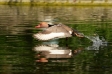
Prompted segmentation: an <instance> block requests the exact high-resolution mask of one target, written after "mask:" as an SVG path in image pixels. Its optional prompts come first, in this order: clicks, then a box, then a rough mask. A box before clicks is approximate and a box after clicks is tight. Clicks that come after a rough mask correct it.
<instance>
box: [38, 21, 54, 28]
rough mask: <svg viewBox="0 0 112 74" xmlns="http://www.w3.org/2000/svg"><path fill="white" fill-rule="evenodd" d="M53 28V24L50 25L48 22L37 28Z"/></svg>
mask: <svg viewBox="0 0 112 74" xmlns="http://www.w3.org/2000/svg"><path fill="white" fill-rule="evenodd" d="M51 26H53V25H52V24H51V23H48V22H41V23H40V24H38V25H37V26H36V28H48V27H51Z"/></svg>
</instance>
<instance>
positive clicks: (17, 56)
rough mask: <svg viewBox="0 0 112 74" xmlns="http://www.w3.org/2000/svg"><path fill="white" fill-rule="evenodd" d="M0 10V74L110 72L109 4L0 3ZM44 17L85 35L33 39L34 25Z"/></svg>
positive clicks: (110, 25)
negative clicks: (99, 5) (47, 39)
mask: <svg viewBox="0 0 112 74" xmlns="http://www.w3.org/2000/svg"><path fill="white" fill-rule="evenodd" d="M0 9H1V10H0V60H1V61H0V74H22V73H27V74H37V73H38V74H75V73H76V74H111V72H112V66H111V65H112V62H111V61H112V59H111V58H112V57H111V56H112V50H111V47H112V42H111V41H112V37H111V36H112V33H111V32H112V17H111V16H112V9H111V7H74V6H73V7H66V6H65V7H63V6H61V7H57V6H55V7H52V6H50V7H48V6H46V7H45V6H3V5H2V6H0ZM46 19H57V21H56V23H63V24H66V25H68V26H70V27H72V28H74V29H76V30H78V31H79V32H81V33H83V34H84V35H85V38H77V37H71V38H69V39H68V40H66V39H56V40H50V41H44V42H43V41H39V40H36V39H34V38H33V34H35V33H37V32H38V31H40V30H38V29H36V28H35V26H36V25H37V24H38V23H39V22H41V21H44V20H46ZM95 34H96V35H95Z"/></svg>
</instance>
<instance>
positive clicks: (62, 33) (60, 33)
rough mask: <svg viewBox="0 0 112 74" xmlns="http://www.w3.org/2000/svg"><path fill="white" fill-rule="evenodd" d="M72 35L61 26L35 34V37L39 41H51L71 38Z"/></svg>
mask: <svg viewBox="0 0 112 74" xmlns="http://www.w3.org/2000/svg"><path fill="white" fill-rule="evenodd" d="M71 36H72V35H71V33H70V32H69V31H68V29H66V28H65V26H63V25H61V24H59V25H54V26H52V27H49V28H47V29H46V30H44V31H42V32H39V33H37V34H34V37H35V38H36V39H39V40H50V39H54V38H65V37H71Z"/></svg>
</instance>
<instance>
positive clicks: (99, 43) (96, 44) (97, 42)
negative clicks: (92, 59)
mask: <svg viewBox="0 0 112 74" xmlns="http://www.w3.org/2000/svg"><path fill="white" fill-rule="evenodd" d="M85 37H86V38H88V39H89V40H91V41H92V42H93V44H92V46H89V47H87V49H88V50H99V48H100V47H104V46H107V41H106V40H105V38H104V37H101V38H100V37H99V35H96V34H95V35H93V36H86V35H85Z"/></svg>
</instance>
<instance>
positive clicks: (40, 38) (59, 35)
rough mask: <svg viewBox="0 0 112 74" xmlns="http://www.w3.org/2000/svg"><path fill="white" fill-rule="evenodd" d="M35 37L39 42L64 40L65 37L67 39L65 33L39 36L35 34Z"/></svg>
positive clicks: (39, 34)
mask: <svg viewBox="0 0 112 74" xmlns="http://www.w3.org/2000/svg"><path fill="white" fill-rule="evenodd" d="M34 37H35V38H36V39H39V40H50V39H53V38H63V37H65V34H64V33H63V32H60V33H50V34H42V33H37V34H34Z"/></svg>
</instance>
